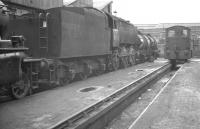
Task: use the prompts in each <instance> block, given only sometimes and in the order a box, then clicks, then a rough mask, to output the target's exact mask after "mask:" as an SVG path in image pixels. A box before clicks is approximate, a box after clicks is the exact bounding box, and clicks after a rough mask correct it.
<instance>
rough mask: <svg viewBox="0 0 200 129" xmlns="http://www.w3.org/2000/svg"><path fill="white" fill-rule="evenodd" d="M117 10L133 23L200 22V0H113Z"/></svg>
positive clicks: (122, 16) (114, 7) (121, 15)
mask: <svg viewBox="0 0 200 129" xmlns="http://www.w3.org/2000/svg"><path fill="white" fill-rule="evenodd" d="M94 1H99V0H94ZM104 1H105V0H104ZM115 10H116V11H117V14H116V15H117V16H119V17H121V18H123V19H126V20H129V21H131V22H132V23H133V24H154V23H188V22H192V23H194V22H196V23H197V22H198V23H200V0H113V11H115Z"/></svg>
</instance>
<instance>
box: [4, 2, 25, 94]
mask: <svg viewBox="0 0 200 129" xmlns="http://www.w3.org/2000/svg"><path fill="white" fill-rule="evenodd" d="M9 13H10V10H9V9H8V8H7V6H6V5H5V4H4V3H2V2H1V1H0V95H5V93H11V94H12V95H13V97H15V98H20V97H21V96H24V95H26V94H27V93H28V92H29V90H28V89H29V88H27V87H26V86H25V85H26V84H28V83H29V82H28V80H27V78H26V77H25V76H26V72H25V69H23V66H22V65H23V64H22V62H23V58H25V57H26V54H25V51H27V50H28V48H25V47H24V37H23V36H14V35H13V36H11V37H10V39H6V38H5V32H6V30H7V25H8V22H9V18H10V17H9Z"/></svg>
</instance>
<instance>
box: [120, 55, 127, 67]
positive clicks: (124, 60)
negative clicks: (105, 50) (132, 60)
mask: <svg viewBox="0 0 200 129" xmlns="http://www.w3.org/2000/svg"><path fill="white" fill-rule="evenodd" d="M121 67H122V68H127V67H128V64H127V60H126V57H122V58H121Z"/></svg>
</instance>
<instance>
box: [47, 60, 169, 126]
mask: <svg viewBox="0 0 200 129" xmlns="http://www.w3.org/2000/svg"><path fill="white" fill-rule="evenodd" d="M170 67H171V65H170V64H166V65H164V66H162V67H160V68H158V69H156V70H155V71H153V72H151V73H150V74H148V75H146V76H144V77H142V78H139V79H138V80H136V81H134V82H132V83H130V84H128V85H126V86H125V87H123V88H121V89H119V90H117V91H116V92H114V93H113V94H111V95H109V96H107V97H106V98H105V99H103V100H101V101H99V102H97V103H95V104H93V105H90V106H88V107H86V108H85V109H83V110H81V111H79V112H77V113H76V114H74V115H72V116H70V117H68V118H66V119H63V120H62V121H60V122H59V123H57V124H55V125H53V126H51V127H50V128H48V129H102V128H104V127H105V126H106V125H107V124H108V123H109V122H110V121H111V120H112V119H113V118H114V117H116V116H117V115H118V114H119V113H120V112H121V111H122V110H123V109H124V108H125V107H127V106H128V105H130V104H131V103H132V102H133V101H134V100H135V99H136V98H137V96H139V95H140V94H141V93H142V92H144V90H145V89H146V88H147V87H148V86H149V85H151V84H152V83H153V82H155V81H156V80H158V79H159V78H161V77H162V76H163V75H164V74H165V73H166V72H167V71H169V70H170Z"/></svg>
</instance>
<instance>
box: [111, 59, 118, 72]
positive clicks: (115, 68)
mask: <svg viewBox="0 0 200 129" xmlns="http://www.w3.org/2000/svg"><path fill="white" fill-rule="evenodd" d="M112 68H113V70H114V71H115V70H118V69H119V58H118V57H117V56H115V57H113V58H112Z"/></svg>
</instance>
